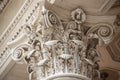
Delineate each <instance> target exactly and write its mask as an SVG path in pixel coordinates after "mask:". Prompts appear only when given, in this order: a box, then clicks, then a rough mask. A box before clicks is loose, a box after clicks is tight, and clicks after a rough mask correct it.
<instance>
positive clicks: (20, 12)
mask: <svg viewBox="0 0 120 80" xmlns="http://www.w3.org/2000/svg"><path fill="white" fill-rule="evenodd" d="M31 2H32V0H26V1H25V3H24V4H23V6H22V8H21V9H20V10H19V11H18V13H17V15H16V16H15V17H14V19H13V20H12V21H11V23H10V24H9V25H8V27H7V29H6V30H5V31H4V32H3V34H2V35H1V38H0V45H1V44H2V43H3V42H4V40H5V39H6V38H7V36H8V35H9V33H10V32H11V31H12V30H13V29H14V27H15V26H16V25H17V23H18V22H19V20H20V19H21V17H22V16H23V14H24V13H25V11H26V10H27V8H28V7H29V6H30V4H31Z"/></svg>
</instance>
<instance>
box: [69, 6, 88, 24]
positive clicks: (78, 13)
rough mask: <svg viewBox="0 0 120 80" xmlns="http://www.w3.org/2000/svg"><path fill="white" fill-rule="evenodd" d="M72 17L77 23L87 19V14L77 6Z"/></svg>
mask: <svg viewBox="0 0 120 80" xmlns="http://www.w3.org/2000/svg"><path fill="white" fill-rule="evenodd" d="M71 15H72V19H73V20H75V22H76V23H78V24H80V23H83V22H84V21H85V20H86V15H85V13H84V11H83V10H82V9H81V8H77V9H75V10H74V11H72V13H71Z"/></svg>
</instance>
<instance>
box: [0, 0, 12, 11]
mask: <svg viewBox="0 0 120 80" xmlns="http://www.w3.org/2000/svg"><path fill="white" fill-rule="evenodd" d="M9 1H10V0H0V13H1V12H2V11H3V9H4V8H5V7H6V5H7V4H8V2H9Z"/></svg>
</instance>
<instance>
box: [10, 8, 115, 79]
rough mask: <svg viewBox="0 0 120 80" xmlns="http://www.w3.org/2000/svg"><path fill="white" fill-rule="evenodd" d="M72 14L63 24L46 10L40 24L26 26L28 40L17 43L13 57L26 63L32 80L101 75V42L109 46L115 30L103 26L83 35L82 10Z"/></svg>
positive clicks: (83, 14)
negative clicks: (99, 68) (99, 67)
mask: <svg viewBox="0 0 120 80" xmlns="http://www.w3.org/2000/svg"><path fill="white" fill-rule="evenodd" d="M71 14H72V15H71V19H73V20H72V21H70V22H68V23H66V24H65V25H63V23H62V21H61V20H60V19H59V17H58V16H57V15H56V14H55V13H54V12H53V11H50V10H46V9H45V8H43V10H42V17H41V22H36V25H30V24H26V25H25V26H24V35H26V37H27V39H26V40H24V41H23V42H21V39H22V37H21V39H19V40H18V42H19V41H20V43H18V46H15V47H14V49H13V53H12V57H13V59H14V60H15V61H17V62H20V61H21V60H22V62H25V63H26V64H27V66H28V73H29V74H30V75H29V79H30V80H59V79H61V78H62V79H63V80H65V79H67V77H70V78H71V79H75V80H92V79H93V76H94V74H93V72H95V71H97V72H98V75H99V71H98V68H96V67H95V66H96V65H97V67H98V63H97V62H98V61H99V58H100V56H99V53H98V52H97V50H96V46H97V45H98V44H99V42H100V41H103V42H104V43H108V42H107V41H110V40H111V39H112V35H113V29H112V27H111V26H110V25H108V24H103V23H101V24H96V25H95V26H93V27H91V28H89V30H87V31H85V32H84V29H83V28H84V26H82V25H81V24H83V22H85V20H86V15H85V13H84V12H83V10H82V9H81V8H77V9H76V10H74V11H72V13H71ZM13 42H14V41H13ZM21 44H24V45H21ZM26 44H27V45H26ZM11 45H12V44H11ZM9 46H10V45H9Z"/></svg>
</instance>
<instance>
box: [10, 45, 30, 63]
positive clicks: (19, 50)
mask: <svg viewBox="0 0 120 80" xmlns="http://www.w3.org/2000/svg"><path fill="white" fill-rule="evenodd" d="M29 48H30V46H28V45H24V44H23V45H20V46H18V47H16V48H15V49H14V50H13V52H12V58H13V60H15V61H17V62H20V63H22V62H23V60H24V57H25V53H26V51H28V49H29Z"/></svg>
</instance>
